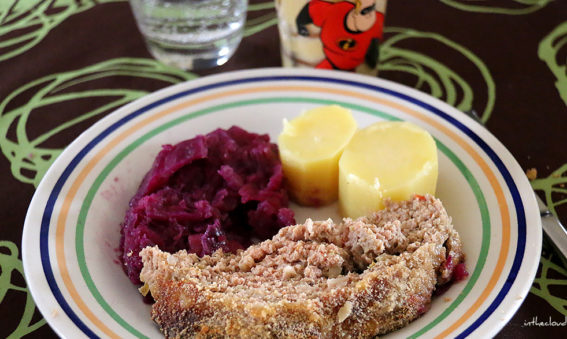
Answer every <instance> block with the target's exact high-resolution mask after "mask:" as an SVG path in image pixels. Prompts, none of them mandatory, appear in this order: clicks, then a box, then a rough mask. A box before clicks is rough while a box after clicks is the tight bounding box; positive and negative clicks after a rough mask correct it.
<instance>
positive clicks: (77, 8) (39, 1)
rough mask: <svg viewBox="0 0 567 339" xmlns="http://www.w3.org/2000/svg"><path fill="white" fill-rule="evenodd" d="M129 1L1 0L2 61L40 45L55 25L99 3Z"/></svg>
mask: <svg viewBox="0 0 567 339" xmlns="http://www.w3.org/2000/svg"><path fill="white" fill-rule="evenodd" d="M122 1H127V0H81V1H76V0H1V1H0V62H2V61H5V60H7V59H10V58H12V57H14V56H17V55H20V54H22V53H24V52H26V51H27V50H29V49H30V48H32V47H33V46H35V45H37V44H38V43H39V42H40V41H41V40H43V38H45V36H46V35H47V34H48V33H49V31H50V30H52V29H53V28H54V27H55V26H57V25H59V24H60V23H61V22H63V21H64V20H65V19H67V18H68V17H70V16H71V15H74V14H77V13H80V12H83V11H86V10H87V9H89V8H91V7H93V6H95V5H96V4H102V3H110V2H122Z"/></svg>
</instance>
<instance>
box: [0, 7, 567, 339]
mask: <svg viewBox="0 0 567 339" xmlns="http://www.w3.org/2000/svg"><path fill="white" fill-rule="evenodd" d="M275 18H276V16H275V10H274V5H273V1H272V0H256V1H251V5H250V6H249V10H248V22H247V25H246V30H245V38H244V39H243V41H242V43H241V45H240V47H239V48H238V50H237V52H236V54H235V55H234V56H233V57H232V58H231V59H230V60H229V62H228V63H227V64H225V65H223V66H221V67H218V68H215V69H211V70H207V71H202V72H183V71H178V70H173V69H168V68H164V67H162V66H161V65H160V64H159V63H158V62H157V61H155V60H153V59H152V58H151V57H150V55H149V53H148V52H147V50H146V48H145V45H144V42H143V40H142V38H141V37H140V35H139V32H138V30H137V28H136V25H135V23H134V21H133V17H132V14H131V11H130V8H129V6H128V3H127V2H126V1H125V0H81V1H75V0H27V1H26V0H2V1H1V2H0V75H1V76H0V78H1V80H0V131H2V133H1V134H0V135H1V137H0V149H1V150H2V155H0V173H2V179H1V180H2V181H1V184H0V195H1V196H3V197H5V199H3V202H2V204H1V207H0V220H2V221H1V224H0V230H1V231H0V319H2V326H0V337H2V338H5V337H11V338H19V337H22V336H26V337H38V338H39V337H41V338H49V337H55V334H54V332H53V331H52V330H51V329H50V327H49V326H48V325H47V324H46V322H45V320H44V319H43V318H42V317H41V314H40V313H39V312H38V311H37V309H36V308H35V305H34V303H33V300H32V299H31V296H30V293H29V292H28V290H27V288H26V283H25V279H24V277H23V269H22V261H21V253H20V252H21V235H22V227H23V224H24V218H25V214H26V210H27V207H28V204H29V202H30V200H31V198H32V195H33V193H34V190H35V187H37V185H38V183H39V181H40V180H41V177H42V175H43V174H44V173H45V171H46V170H47V168H48V167H49V165H50V164H51V163H52V161H53V160H54V159H55V158H56V156H57V154H59V153H60V151H61V150H62V149H63V148H64V147H65V145H67V144H68V143H69V142H71V141H72V140H73V139H74V138H76V137H77V136H78V135H79V134H80V133H81V131H83V130H85V129H86V128H88V127H89V126H90V125H92V124H93V123H94V122H95V121H97V120H98V119H100V118H101V117H103V116H104V115H105V114H108V113H110V112H111V111H113V110H114V109H115V108H117V107H119V106H121V105H123V104H124V103H126V102H128V101H130V100H134V99H136V98H138V97H141V96H143V95H145V94H147V93H150V92H152V91H155V90H157V89H159V88H163V87H165V86H168V85H171V84H173V83H177V82H181V81H185V80H187V79H193V78H195V77H201V76H205V75H207V74H216V73H221V72H227V71H230V70H238V69H252V68H260V67H280V66H281V60H280V54H279V37H278V34H277V28H276V26H275V24H276V19H275ZM386 26H387V28H386V30H385V38H384V42H383V43H382V49H381V60H380V69H381V72H380V77H382V78H385V79H389V80H393V81H396V82H399V83H403V84H406V85H409V86H411V87H414V88H417V89H419V90H421V91H423V92H426V93H429V94H432V95H433V96H435V97H438V98H440V99H441V100H444V101H446V102H448V103H449V104H451V105H453V106H455V107H457V108H458V109H460V110H462V111H467V110H470V109H474V110H476V111H477V112H478V114H479V115H480V116H481V118H482V120H483V122H484V123H485V125H486V127H487V128H488V129H489V130H490V131H491V132H492V133H493V134H494V135H496V137H497V138H498V139H499V140H500V141H501V142H502V143H503V144H504V145H505V146H506V147H507V148H508V149H509V150H510V152H511V153H512V154H513V155H514V157H515V158H516V160H517V161H518V163H519V164H520V166H521V167H522V168H523V169H524V170H526V171H528V170H530V169H533V170H530V171H529V172H531V179H532V180H531V184H532V186H533V188H534V189H535V190H536V192H538V194H540V196H542V197H544V199H545V200H546V202H547V203H548V205H549V206H550V207H551V209H552V211H553V213H555V214H556V215H558V216H559V218H560V219H561V220H562V221H563V223H564V224H567V187H566V186H565V185H566V184H567V151H566V150H567V138H565V132H567V70H566V69H567V65H566V60H567V1H551V0H540V1H536V0H533V1H520V0H500V1H478V2H470V1H466V0H440V1H434V0H421V1H415V0H390V3H389V4H388V9H387V16H386ZM62 84H64V85H65V86H70V87H71V89H72V90H70V91H67V93H71V95H66V96H59V95H57V93H54V92H55V91H54V88H56V87H55V86H60V85H62ZM85 93H87V95H85ZM33 154H44V156H42V157H37V158H34V157H32V156H30V155H33ZM536 171H537V176H535V174H536ZM534 177H535V178H534ZM19 253H20V254H19ZM565 285H567V261H565V259H562V258H561V257H560V256H559V255H558V254H557V253H554V252H553V250H552V249H551V248H550V247H549V245H547V244H545V243H544V247H543V251H542V253H541V260H540V267H539V269H538V272H537V276H536V280H535V281H534V283H533V286H532V288H531V290H530V293H529V294H528V296H527V298H526V300H525V302H524V303H523V304H522V306H521V308H520V309H519V310H518V312H517V313H516V314H515V316H514V317H513V319H512V320H511V321H510V322H509V323H508V324H507V325H506V327H504V329H502V331H501V332H500V333H499V334H498V337H501V338H508V337H510V338H531V337H534V336H535V335H550V337H559V336H560V334H561V333H563V334H564V333H565V331H566V330H567V325H566V323H565V322H566V319H567V288H565ZM549 320H551V321H555V322H557V323H559V324H558V326H550V325H546V324H545V322H548V321H549ZM561 323H562V324H561Z"/></svg>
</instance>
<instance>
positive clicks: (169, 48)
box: [130, 0, 248, 70]
mask: <svg viewBox="0 0 567 339" xmlns="http://www.w3.org/2000/svg"><path fill="white" fill-rule="evenodd" d="M247 5H248V1H247V0H130V6H131V7H132V11H133V13H134V17H135V18H136V23H137V25H138V28H139V29H140V31H141V33H142V35H143V36H144V39H145V41H146V45H147V47H148V50H149V51H150V53H151V54H152V55H153V56H154V57H155V58H156V59H157V60H159V61H161V62H163V63H165V64H168V65H171V66H175V67H178V68H182V69H188V70H197V69H205V68H211V67H214V66H220V65H222V64H224V63H225V62H227V61H228V59H229V58H230V57H231V56H232V55H233V54H234V52H235V51H236V49H237V47H238V44H239V43H240V40H241V39H242V30H243V27H244V23H245V21H246V10H247Z"/></svg>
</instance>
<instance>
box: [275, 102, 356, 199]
mask: <svg viewBox="0 0 567 339" xmlns="http://www.w3.org/2000/svg"><path fill="white" fill-rule="evenodd" d="M356 128H357V127H356V121H355V120H354V118H353V117H352V114H351V112H350V110H348V109H346V108H343V107H340V106H337V105H330V106H321V107H316V108H313V109H310V110H308V111H306V112H304V113H303V114H302V115H300V116H298V117H296V118H294V119H293V120H291V121H289V122H288V121H286V120H284V128H283V131H282V133H281V134H280V136H279V138H278V146H279V149H280V157H281V161H282V165H283V171H284V174H285V177H286V180H287V185H288V192H289V194H290V196H291V198H292V200H294V201H296V202H297V203H299V204H301V205H305V206H321V205H325V204H328V203H331V202H333V201H335V200H337V196H338V188H337V185H338V161H339V158H340V156H341V154H342V152H343V149H344V147H345V146H346V145H347V143H348V142H349V140H350V138H351V137H352V135H353V134H354V132H355V131H356Z"/></svg>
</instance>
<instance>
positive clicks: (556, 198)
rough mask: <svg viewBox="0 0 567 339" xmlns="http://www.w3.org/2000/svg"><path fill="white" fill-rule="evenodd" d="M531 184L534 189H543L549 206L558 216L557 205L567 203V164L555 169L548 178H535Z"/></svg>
mask: <svg viewBox="0 0 567 339" xmlns="http://www.w3.org/2000/svg"><path fill="white" fill-rule="evenodd" d="M531 184H532V187H533V189H534V190H536V191H543V193H544V195H545V203H546V204H547V207H548V208H549V210H550V211H551V212H552V213H553V214H555V215H556V216H557V210H556V209H557V207H559V206H560V205H563V204H567V164H564V165H563V166H561V167H559V168H558V169H556V170H555V171H553V172H552V173H551V174H550V175H549V176H548V177H547V178H541V179H535V180H533V181H532V182H531Z"/></svg>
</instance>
